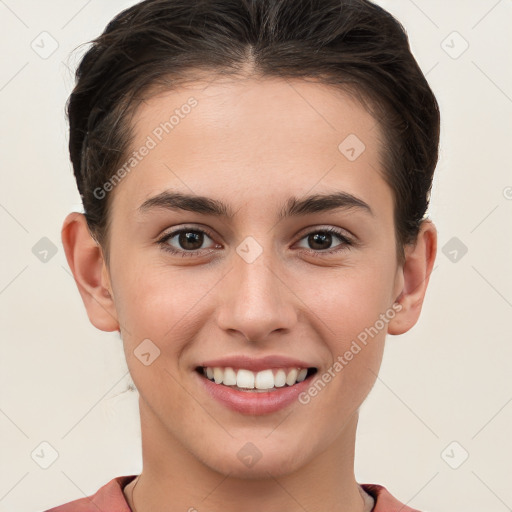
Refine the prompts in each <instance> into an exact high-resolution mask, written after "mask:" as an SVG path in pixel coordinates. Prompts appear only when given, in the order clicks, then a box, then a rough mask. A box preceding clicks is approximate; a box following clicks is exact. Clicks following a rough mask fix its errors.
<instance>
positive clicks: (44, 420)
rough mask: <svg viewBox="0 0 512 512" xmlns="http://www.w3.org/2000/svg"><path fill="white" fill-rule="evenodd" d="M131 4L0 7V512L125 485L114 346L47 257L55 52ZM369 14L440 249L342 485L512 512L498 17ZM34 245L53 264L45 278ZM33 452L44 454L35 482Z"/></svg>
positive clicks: (136, 452) (67, 81)
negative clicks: (120, 481)
mask: <svg viewBox="0 0 512 512" xmlns="http://www.w3.org/2000/svg"><path fill="white" fill-rule="evenodd" d="M133 3H134V2H133V1H128V0H125V1H121V0H109V1H108V2H104V1H100V0H89V1H86V0H49V1H47V2H36V1H35V0H29V1H26V0H24V1H22V0H1V1H0V28H1V30H0V44H1V48H2V65H1V68H0V108H1V113H2V114H1V122H0V129H1V133H0V155H1V167H0V168H1V185H2V186H1V187H0V223H1V229H2V239H3V244H2V246H3V247H4V249H3V251H2V265H1V268H0V315H1V316H0V329H1V354H0V433H1V435H0V453H1V456H0V511H2V512H4V511H10V512H12V511H16V512H34V511H40V510H44V509H46V508H49V507H50V506H55V505H58V504H62V503H64V502H67V501H70V500H72V499H77V498H80V497H82V496H84V495H89V494H92V493H94V492H95V491H96V490H97V489H98V488H99V487H100V486H102V485H103V484H105V483H106V482H107V481H108V480H110V479H111V478H114V477H115V476H119V475H124V474H131V473H136V472H138V471H140V460H141V459H140V432H139V424H138V410H137V400H136V393H135V392H128V393H123V391H124V390H125V389H126V388H127V386H128V384H129V383H130V380H129V375H128V374H127V368H126V364H125V362H124V356H123V353H122V350H121V342H120V339H119V337H118V335H117V334H106V333H103V332H100V331H98V330H96V329H95V328H94V327H92V326H91V325H90V324H89V322H88V319H87V316H86V314H85V310H84V308H83V305H82V302H81V299H80V296H79V294H78V291H77V289H76V286H75V283H74V281H73V279H72V277H71V276H70V273H69V269H68V266H67V263H66V261H65V257H64V253H63V250H62V245H61V242H60V227H61V224H62V220H63V218H64V216H65V215H66V214H67V213H68V212H69V211H70V210H71V209H73V208H75V207H76V204H77V203H78V202H79V196H78V193H77V191H76V188H75V183H74V179H73V175H72V171H71V165H70V163H69V159H68V153H67V125H66V120H65V116H64V104H65V101H66V99H67V96H68V94H69V93H70V91H71V88H72V86H73V75H72V70H74V67H75V65H76V63H77V61H78V58H79V56H80V55H82V53H83V52H82V51H81V50H79V51H77V52H76V53H75V54H74V55H72V56H70V54H71V52H72V50H73V49H74V48H75V47H77V46H78V45H79V44H80V43H83V42H86V41H88V40H89V39H91V38H93V37H95V36H96V35H98V34H99V33H100V31H102V30H103V28H104V27H105V25H106V23H107V22H108V21H109V20H110V19H111V18H112V17H113V16H114V14H116V13H117V12H119V11H120V10H121V9H123V8H125V7H128V6H129V5H131V4H133ZM379 3H380V4H381V5H383V6H384V7H385V8H387V9H389V10H390V11H391V12H392V13H393V14H395V15H396V16H397V18H398V19H399V20H400V21H401V22H402V23H403V25H404V26H405V27H406V29H407V31H408V33H409V36H410V40H411V45H412V49H413V52H414V54H415V56H416V57H417V60H418V62H419V63H420V65H421V67H422V69H423V70H424V72H425V73H426V74H427V78H428V80H429V82H430V84H431V86H432V88H433V90H434V92H435V93H436V95H437V97H438V100H439V103H440V106H441V112H442V147H441V160H440V163H439V166H438V171H437V177H436V181H435V186H434V190H433V199H432V205H431V210H430V214H431V218H432V219H433V220H434V221H435V222H436V224H437V226H438V230H439V237H440V246H439V253H438V259H437V263H436V267H435V271H434V273H433V275H432V279H431V285H430V289H429V291H428V293H427V299H426V303H425V306H424V312H423V315H422V318H421V320H420V322H419V323H418V324H417V326H416V327H415V328H414V329H413V330H412V331H410V332H409V333H408V334H406V335H403V336H401V337H389V338H388V345H387V347H386V351H385V356H384V362H383V366H382V371H381V374H380V376H379V379H378V381H377V383H376V385H375V387H374V389H373V390H372V392H371V394H370V397H369V398H368V400H367V402H366V403H365V404H364V405H363V407H362V410H361V420H360V427H359V438H358V443H357V447H356V448H357V452H356V476H357V478H358V481H360V482H372V483H380V484H383V485H385V486H386V487H388V489H389V490H390V491H391V492H392V493H393V494H394V495H395V496H397V497H399V498H400V500H401V501H403V502H407V503H408V505H409V506H412V507H415V508H418V509H420V510H423V511H450V512H462V511H464V512H481V511H482V510H485V511H487V512H488V511H496V512H501V511H505V510H511V508H512V464H511V462H510V461H511V460H512V445H511V443H510V432H511V430H512V428H511V427H512V378H511V371H510V367H511V360H512V359H511V356H512V344H511V341H512V340H511V338H512V336H511V334H510V326H509V324H510V319H511V318H512V315H511V314H512V271H511V269H510V263H511V261H512V236H511V235H512V170H511V158H510V147H511V142H512V138H511V137H512V66H511V57H512V50H511V49H512V2H510V0H501V1H497V0H472V1H468V0H435V1H432V0H429V1H427V0H415V1H412V0H399V1H398V0H386V1H380V2H379ZM43 31H46V32H48V34H49V35H47V34H43V35H40V34H41V32H43ZM454 31H456V32H457V34H453V32H454ZM443 41H444V42H443ZM466 42H467V44H469V47H468V48H467V50H466V51H464V52H463V53H461V52H462V50H464V48H465V46H466ZM56 44H58V48H56V50H55V51H54V52H53V53H52V54H51V55H48V54H49V53H51V51H52V50H53V47H52V45H54V46H55V45H56ZM45 52H46V53H45ZM43 237H46V238H48V239H49V241H51V243H52V244H53V245H54V246H55V250H56V253H55V255H52V253H51V252H49V253H48V255H47V261H46V262H43V261H40V259H39V258H38V257H37V256H36V255H37V254H38V251H39V255H40V256H41V253H40V251H41V250H42V249H41V247H43V245H41V246H39V245H36V244H45V243H46V244H48V241H43V242H40V240H41V239H42V238H43ZM454 237H455V238H456V240H452V239H453V238H454ZM447 244H448V245H447ZM454 244H455V245H454ZM462 244H463V245H462ZM463 246H465V247H466V248H467V253H466V254H463V251H461V248H463ZM34 247H36V249H34V252H35V253H36V254H34V252H33V248H34ZM453 251H456V252H453ZM445 253H446V254H445ZM455 257H456V261H452V260H454V258H455ZM42 442H46V443H49V444H50V445H51V446H52V447H53V449H54V450H56V453H57V454H58V457H57V459H56V460H55V461H54V462H53V464H51V465H50V466H49V467H48V468H47V469H43V468H42V467H40V465H41V464H45V463H46V464H48V463H50V462H51V459H50V458H49V457H50V454H51V449H50V448H49V447H48V446H47V445H42V446H41V443H42ZM453 442H456V444H452V443H453ZM41 450H42V451H41ZM466 452H467V454H469V457H468V458H467V460H465V461H464V462H462V461H463V459H464V457H465V455H466ZM37 453H39V454H40V453H44V454H45V456H44V457H39V458H38V457H37V455H36V454H37ZM31 454H34V455H33V457H32V455H31ZM449 464H451V466H454V467H456V466H458V468H457V469H453V468H452V467H450V465H449Z"/></svg>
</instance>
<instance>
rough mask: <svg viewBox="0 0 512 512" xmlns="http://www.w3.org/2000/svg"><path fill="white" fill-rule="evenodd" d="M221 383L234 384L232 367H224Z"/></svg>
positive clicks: (234, 375) (234, 373)
mask: <svg viewBox="0 0 512 512" xmlns="http://www.w3.org/2000/svg"><path fill="white" fill-rule="evenodd" d="M222 384H224V385H225V386H236V372H235V370H233V368H224V378H223V379H222Z"/></svg>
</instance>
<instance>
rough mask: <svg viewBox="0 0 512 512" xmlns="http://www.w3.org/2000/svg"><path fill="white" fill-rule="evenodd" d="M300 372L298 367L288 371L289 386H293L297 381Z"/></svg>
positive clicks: (287, 381) (287, 380) (287, 382)
mask: <svg viewBox="0 0 512 512" xmlns="http://www.w3.org/2000/svg"><path fill="white" fill-rule="evenodd" d="M298 374H299V371H298V370H297V368H292V369H291V370H290V371H289V372H288V375H287V376H286V384H288V386H293V385H294V384H295V383H296V382H297V375H298Z"/></svg>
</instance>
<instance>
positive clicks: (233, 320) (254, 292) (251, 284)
mask: <svg viewBox="0 0 512 512" xmlns="http://www.w3.org/2000/svg"><path fill="white" fill-rule="evenodd" d="M271 252H272V251H271V250H268V249H266V250H264V251H263V252H262V253H261V254H260V255H259V257H258V258H256V260H254V261H252V262H248V261H246V260H245V259H244V258H242V257H239V255H238V254H237V255H235V257H234V263H233V268H232V269H231V270H230V271H229V272H228V275H227V276H226V277H225V278H224V279H223V285H222V288H223V289H222V290H221V293H220V294H219V305H218V307H217V322H218V325H219V327H220V328H221V329H224V330H225V331H231V334H232V333H233V331H236V332H238V333H240V334H241V335H243V337H244V338H246V339H247V340H248V341H251V342H258V341H264V340H266V339H267V338H268V337H269V336H271V335H272V333H277V332H281V333H282V334H285V333H287V332H289V331H290V330H291V329H292V328H293V326H294V325H295V323H296V322H297V311H296V306H295V301H294V297H295V295H294V293H293V290H292V289H291V288H290V282H289V277H288V278H287V275H286V272H285V271H284V269H283V266H282V265H281V264H280V262H279V261H278V259H277V258H276V256H275V255H272V254H271Z"/></svg>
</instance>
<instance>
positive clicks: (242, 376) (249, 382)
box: [236, 370, 254, 389]
mask: <svg viewBox="0 0 512 512" xmlns="http://www.w3.org/2000/svg"><path fill="white" fill-rule="evenodd" d="M236 385H237V386H238V387H239V388H249V389H251V388H252V389H254V373H253V372H251V371H250V370H238V373H237V374H236Z"/></svg>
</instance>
